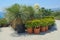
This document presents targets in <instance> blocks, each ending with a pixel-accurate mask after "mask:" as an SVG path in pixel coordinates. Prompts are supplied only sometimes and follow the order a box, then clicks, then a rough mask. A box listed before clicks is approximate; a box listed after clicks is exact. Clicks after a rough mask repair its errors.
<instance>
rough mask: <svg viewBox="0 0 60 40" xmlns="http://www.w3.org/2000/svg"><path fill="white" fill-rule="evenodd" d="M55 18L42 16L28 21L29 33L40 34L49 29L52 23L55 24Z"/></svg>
mask: <svg viewBox="0 0 60 40" xmlns="http://www.w3.org/2000/svg"><path fill="white" fill-rule="evenodd" d="M54 22H55V20H54V19H53V18H42V19H34V20H30V21H27V22H26V24H25V26H26V28H27V32H28V33H30V34H31V33H35V34H39V33H40V32H46V31H48V28H49V26H50V25H52V24H54Z"/></svg>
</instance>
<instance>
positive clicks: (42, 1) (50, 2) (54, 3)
mask: <svg viewBox="0 0 60 40" xmlns="http://www.w3.org/2000/svg"><path fill="white" fill-rule="evenodd" d="M15 3H18V4H22V5H31V6H33V5H34V4H36V3H37V4H39V6H40V7H45V8H47V9H50V8H60V0H0V11H3V10H4V9H5V8H7V7H9V6H11V5H13V4H15Z"/></svg>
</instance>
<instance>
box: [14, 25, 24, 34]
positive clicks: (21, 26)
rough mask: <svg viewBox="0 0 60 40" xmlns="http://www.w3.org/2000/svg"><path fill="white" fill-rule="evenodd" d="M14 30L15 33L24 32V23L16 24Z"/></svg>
mask: <svg viewBox="0 0 60 40" xmlns="http://www.w3.org/2000/svg"><path fill="white" fill-rule="evenodd" d="M15 30H16V31H17V33H24V32H25V25H24V24H23V25H20V24H18V25H16V29H15Z"/></svg>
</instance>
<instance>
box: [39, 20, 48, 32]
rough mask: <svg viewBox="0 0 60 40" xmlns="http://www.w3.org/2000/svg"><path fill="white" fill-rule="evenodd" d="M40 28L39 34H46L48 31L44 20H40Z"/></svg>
mask: <svg viewBox="0 0 60 40" xmlns="http://www.w3.org/2000/svg"><path fill="white" fill-rule="evenodd" d="M40 26H41V32H46V31H47V30H48V24H47V22H46V20H44V19H43V20H41V24H40Z"/></svg>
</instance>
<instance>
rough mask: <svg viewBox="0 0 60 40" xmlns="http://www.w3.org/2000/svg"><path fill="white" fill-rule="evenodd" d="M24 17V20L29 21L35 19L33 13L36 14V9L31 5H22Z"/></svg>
mask: <svg viewBox="0 0 60 40" xmlns="http://www.w3.org/2000/svg"><path fill="white" fill-rule="evenodd" d="M22 13H23V15H22V17H23V18H22V19H23V20H24V21H27V20H32V19H33V15H34V9H33V7H31V6H23V7H22Z"/></svg>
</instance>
